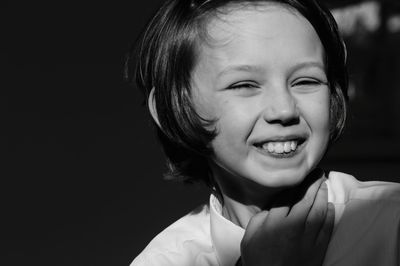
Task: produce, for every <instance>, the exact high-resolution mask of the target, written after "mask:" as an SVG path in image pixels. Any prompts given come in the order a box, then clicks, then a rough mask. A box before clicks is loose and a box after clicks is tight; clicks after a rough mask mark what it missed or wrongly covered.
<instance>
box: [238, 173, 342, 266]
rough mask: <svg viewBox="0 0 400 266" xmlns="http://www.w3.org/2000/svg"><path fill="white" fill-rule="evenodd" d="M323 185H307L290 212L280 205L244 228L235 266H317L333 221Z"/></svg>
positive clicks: (319, 265)
mask: <svg viewBox="0 0 400 266" xmlns="http://www.w3.org/2000/svg"><path fill="white" fill-rule="evenodd" d="M324 181H325V178H319V179H318V180H316V181H313V183H312V184H311V185H308V188H307V190H306V192H305V194H304V196H303V197H302V198H300V199H299V200H298V201H297V202H296V203H295V204H294V205H292V207H291V208H290V205H289V206H288V205H286V206H285V205H283V206H282V205H280V206H277V207H272V208H271V209H270V210H269V211H262V212H260V213H258V214H256V215H255V216H254V217H253V218H252V219H251V220H250V221H249V224H248V225H247V228H246V232H245V235H244V237H243V240H242V242H241V261H240V262H239V264H237V265H240V263H241V265H244V266H257V265H264V266H265V265H268V266H278V265H279V266H294V265H306V266H321V265H322V263H323V261H324V258H325V252H326V249H327V247H328V243H329V240H330V237H331V234H332V229H333V224H334V218H335V209H334V206H333V204H332V203H328V189H327V186H326V184H325V182H324ZM286 196H288V195H286Z"/></svg>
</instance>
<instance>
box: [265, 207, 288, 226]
mask: <svg viewBox="0 0 400 266" xmlns="http://www.w3.org/2000/svg"><path fill="white" fill-rule="evenodd" d="M289 210H290V207H289V206H280V207H273V208H271V209H270V210H269V214H268V218H267V220H266V225H267V227H274V226H275V225H278V224H281V223H282V222H284V219H285V218H286V216H287V215H288V213H289Z"/></svg>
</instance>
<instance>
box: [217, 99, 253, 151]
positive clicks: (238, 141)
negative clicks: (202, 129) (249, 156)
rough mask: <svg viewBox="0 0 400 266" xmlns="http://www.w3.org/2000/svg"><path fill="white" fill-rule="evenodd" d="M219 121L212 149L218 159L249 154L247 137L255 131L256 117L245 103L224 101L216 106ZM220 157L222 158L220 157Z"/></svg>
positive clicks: (218, 102)
mask: <svg viewBox="0 0 400 266" xmlns="http://www.w3.org/2000/svg"><path fill="white" fill-rule="evenodd" d="M214 106H215V108H214V110H216V113H217V115H218V120H217V122H216V124H215V126H216V129H217V136H216V137H215V139H214V140H213V141H212V147H213V149H214V152H215V154H216V156H217V157H222V156H231V157H235V156H236V155H239V154H243V153H246V152H247V149H246V145H247V137H248V136H249V135H250V133H251V131H252V129H253V123H252V121H254V115H252V113H253V112H252V110H251V108H249V106H248V105H247V104H246V103H245V102H244V101H232V100H229V99H228V100H226V99H225V100H223V101H216V104H215V105H214ZM219 155H220V156H219Z"/></svg>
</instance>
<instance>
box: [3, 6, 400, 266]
mask: <svg viewBox="0 0 400 266" xmlns="http://www.w3.org/2000/svg"><path fill="white" fill-rule="evenodd" d="M160 2H162V1H160V0H158V1H157V0H151V1H150V0H147V1H145V2H144V3H143V1H140V2H139V1H136V2H135V1H133V0H131V1H121V0H119V1H113V2H101V1H85V2H74V1H68V2H64V3H62V2H58V1H40V2H38V1H19V2H13V3H11V2H8V3H7V4H6V3H3V4H1V8H2V9H3V10H4V11H5V16H4V18H5V20H6V24H5V25H7V27H6V30H5V32H4V34H2V35H3V38H4V40H3V41H2V45H1V46H2V47H3V48H2V49H1V54H0V56H1V59H2V60H1V61H2V63H1V70H2V73H3V77H4V79H3V81H5V82H4V83H3V85H2V87H3V88H5V89H4V90H3V92H5V96H4V98H3V99H5V101H4V102H3V100H1V103H2V105H3V106H6V108H7V111H6V114H7V118H6V119H5V124H3V125H4V127H3V128H4V129H3V130H2V131H3V133H1V136H2V140H5V143H6V148H5V149H6V150H7V156H6V160H4V161H3V162H4V168H3V169H6V171H4V176H3V178H2V180H3V182H2V183H3V184H2V186H1V187H2V190H4V191H3V192H2V193H1V194H2V196H3V197H2V198H3V199H2V203H3V204H2V206H3V207H2V208H1V209H2V217H3V218H2V220H3V222H5V224H4V225H3V226H2V228H3V231H4V233H3V234H2V236H1V238H2V241H4V243H5V244H6V249H5V250H6V263H7V264H3V265H25V264H29V265H128V264H129V263H130V262H131V260H132V259H133V258H134V257H135V256H136V255H137V254H138V253H139V252H140V251H141V250H142V249H143V248H144V247H145V245H146V244H147V243H148V241H150V240H151V238H152V237H153V236H154V235H155V234H156V233H157V232H159V231H160V230H162V229H163V228H165V227H166V226H167V225H168V224H170V223H172V222H173V221H174V220H176V219H177V218H178V217H180V216H182V215H183V214H185V213H187V212H188V211H189V210H191V209H193V208H194V207H195V206H197V205H198V204H200V203H202V202H206V201H207V198H208V196H207V190H206V189H205V188H203V187H202V186H185V185H182V184H175V183H171V182H166V181H163V180H162V172H163V155H162V152H161V150H160V148H159V146H158V143H157V140H156V138H155V136H154V134H153V130H152V124H151V121H150V118H149V116H148V115H147V114H146V107H145V106H143V105H142V103H143V98H142V95H141V94H140V92H138V91H136V90H135V88H134V87H131V86H129V85H128V84H126V83H125V81H124V79H123V60H124V55H125V53H126V52H127V51H128V50H129V48H130V45H131V44H132V43H133V41H134V40H135V39H136V37H137V36H138V34H139V32H140V30H141V29H142V28H143V26H144V25H145V23H146V21H147V20H148V19H149V18H150V16H151V14H152V13H153V12H154V11H155V9H156V6H158V4H159V3H160ZM3 38H2V39H3ZM4 62H5V63H4ZM383 119H384V118H383ZM392 122H395V123H398V121H392ZM349 132H350V133H348V135H347V137H346V136H345V137H344V138H343V140H342V141H341V142H340V143H338V145H337V146H336V147H335V148H334V149H333V150H332V151H331V153H330V154H329V156H328V157H327V159H325V161H324V162H323V165H324V166H325V167H326V168H327V169H330V168H333V169H335V170H341V171H346V172H350V173H352V174H355V175H356V176H357V177H359V178H361V179H365V180H366V179H377V178H380V179H382V180H393V181H397V179H396V175H397V176H399V174H398V173H399V172H400V171H399V170H400V166H399V163H398V162H399V152H398V150H396V149H394V150H393V149H391V146H390V145H386V146H382V145H381V144H380V143H381V142H379V141H380V140H378V142H376V143H373V142H370V140H368V141H369V142H368V143H367V142H364V143H363V144H361V145H360V144H358V145H355V146H351V145H352V143H353V142H354V132H353V133H351V132H352V131H351V130H350V131H349ZM371 143H372V144H371ZM393 145H394V146H395V147H396V145H397V146H398V142H397V144H396V143H394V144H393ZM371 147H372V148H371Z"/></svg>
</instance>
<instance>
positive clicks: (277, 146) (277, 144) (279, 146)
mask: <svg viewBox="0 0 400 266" xmlns="http://www.w3.org/2000/svg"><path fill="white" fill-rule="evenodd" d="M274 144H275V145H274V148H275V152H276V153H283V151H284V150H283V145H284V144H283V143H282V142H275V143H274Z"/></svg>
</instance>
